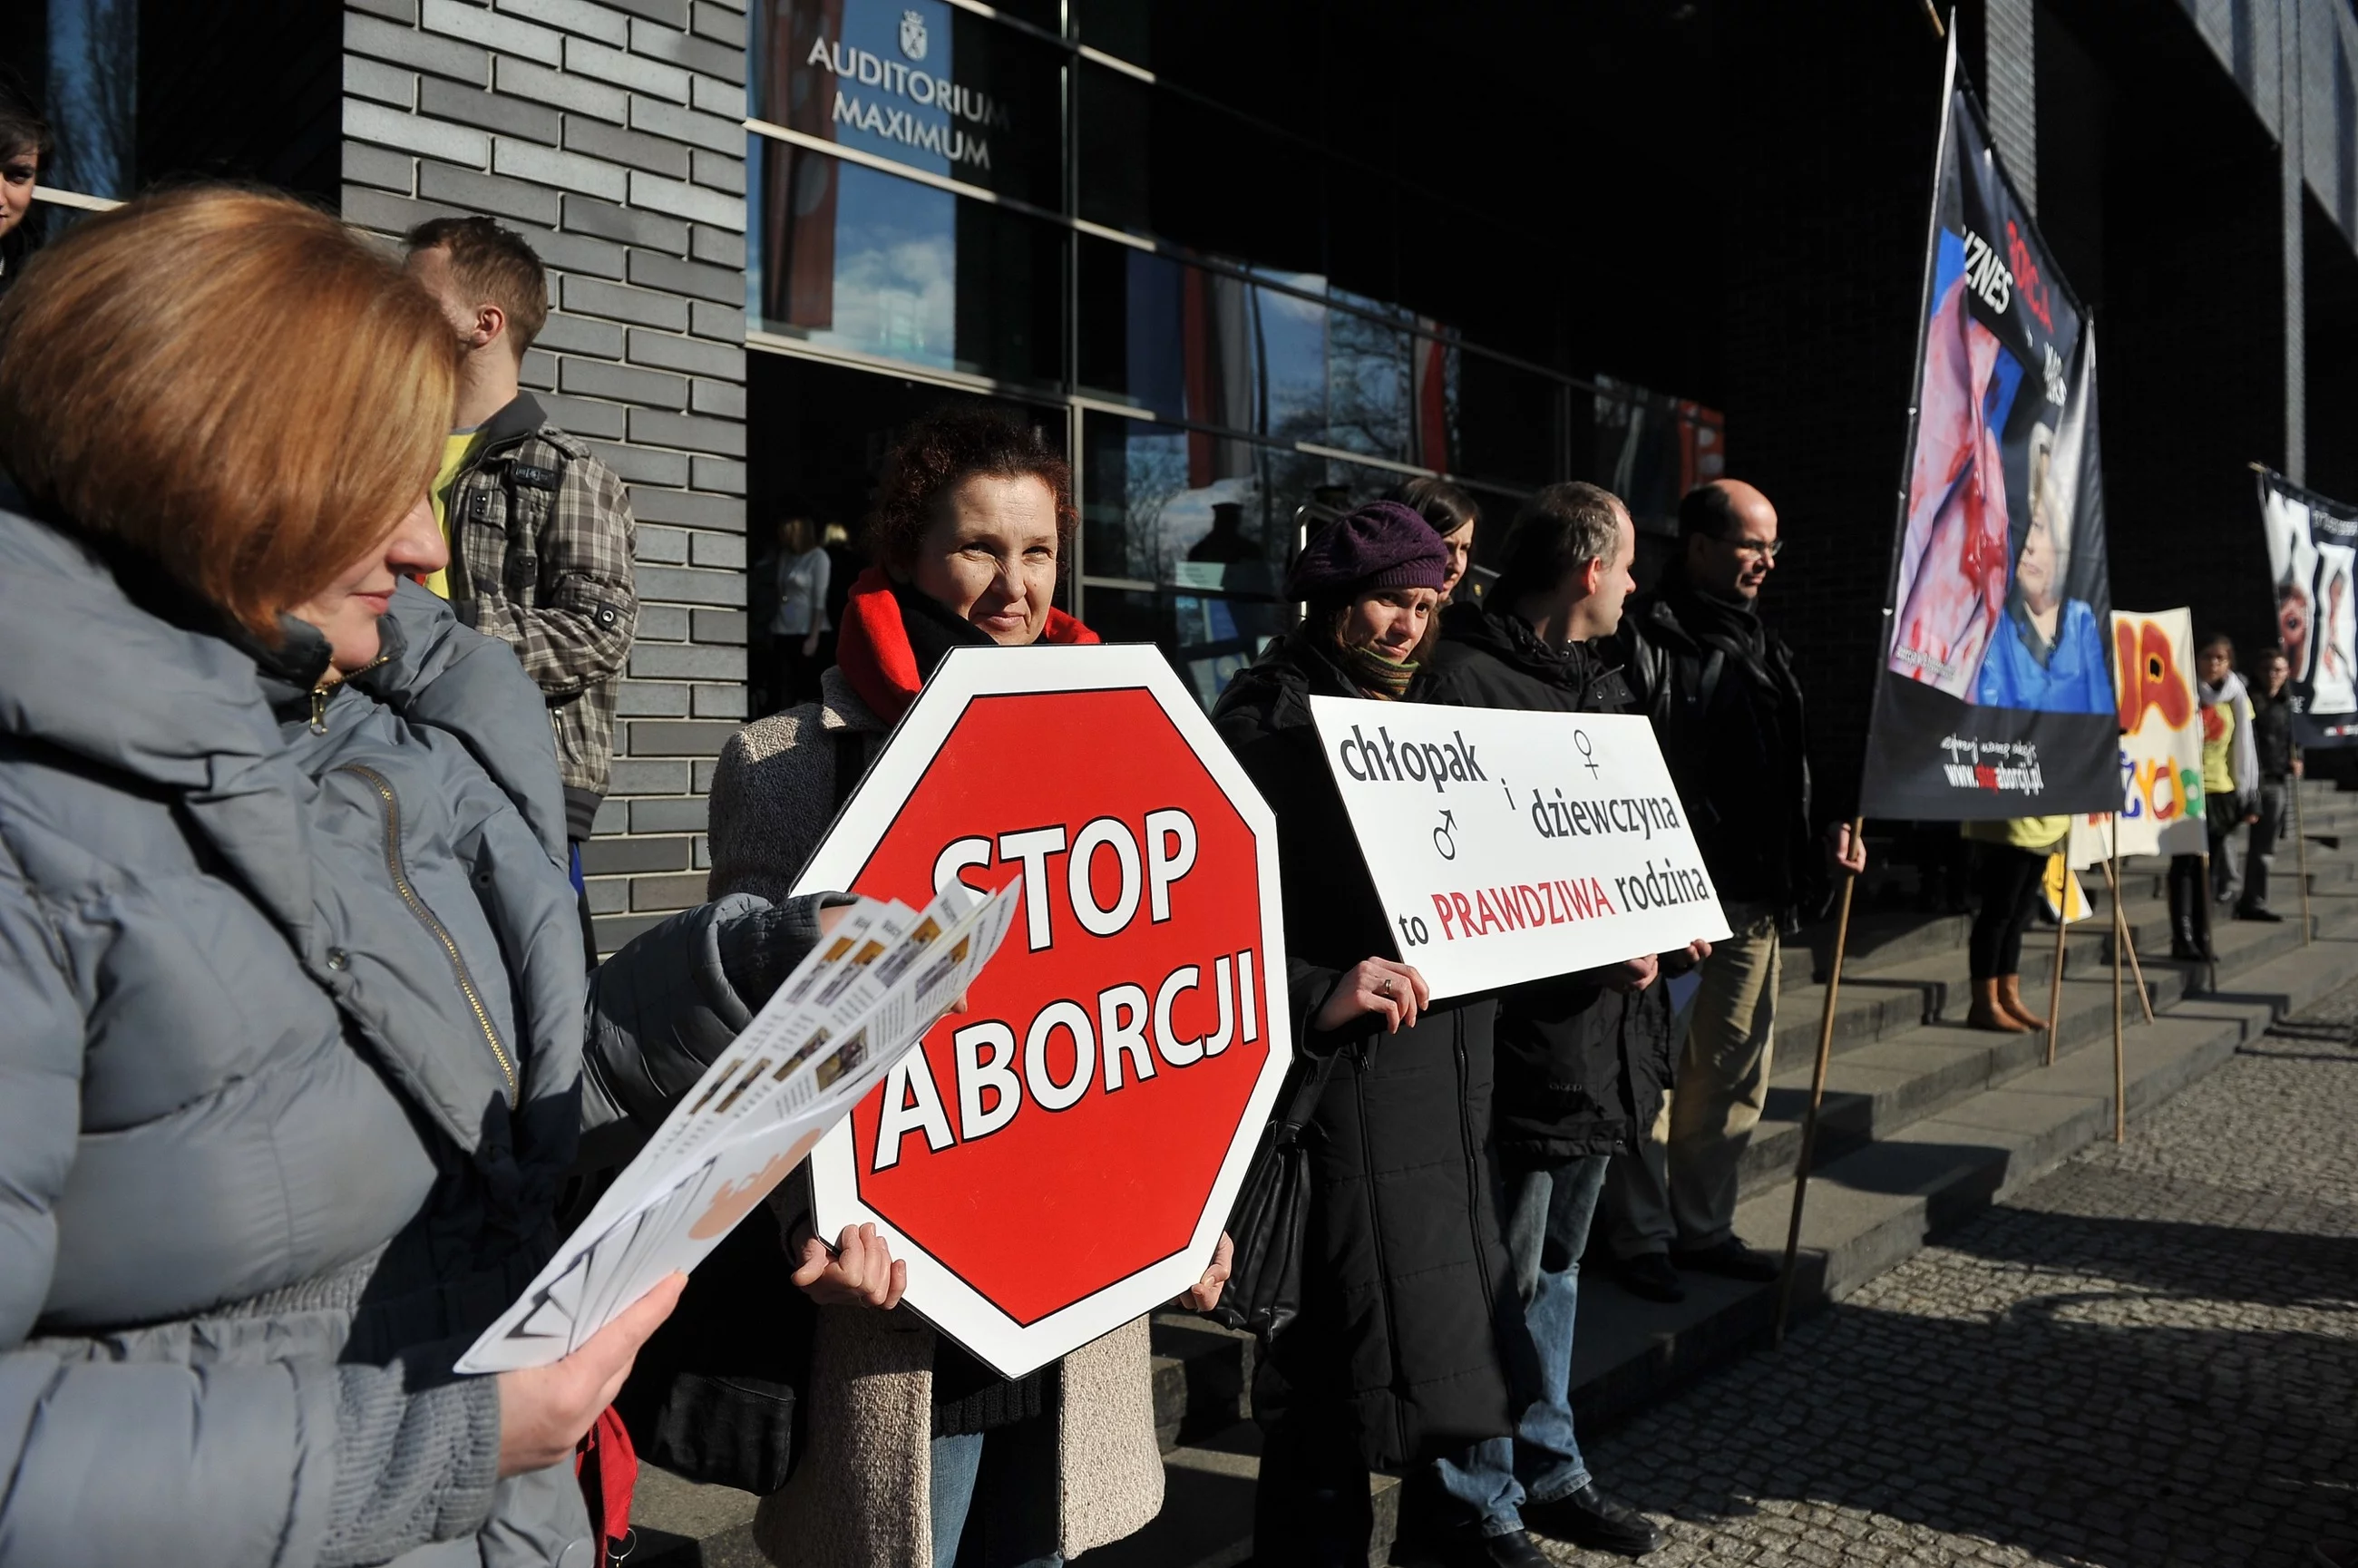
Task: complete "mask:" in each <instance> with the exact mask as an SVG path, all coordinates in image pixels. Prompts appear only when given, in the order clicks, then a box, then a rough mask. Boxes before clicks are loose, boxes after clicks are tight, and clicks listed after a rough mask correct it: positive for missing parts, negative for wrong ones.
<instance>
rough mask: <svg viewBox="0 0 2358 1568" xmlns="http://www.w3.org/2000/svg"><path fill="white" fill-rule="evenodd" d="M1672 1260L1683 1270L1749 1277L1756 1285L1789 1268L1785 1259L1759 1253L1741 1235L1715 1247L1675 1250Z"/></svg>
mask: <svg viewBox="0 0 2358 1568" xmlns="http://www.w3.org/2000/svg"><path fill="white" fill-rule="evenodd" d="M1671 1261H1672V1262H1673V1263H1675V1264H1676V1265H1677V1266H1678V1267H1680V1268H1682V1269H1687V1270H1692V1271H1696V1272H1700V1273H1704V1274H1718V1275H1721V1276H1723V1277H1725V1278H1726V1279H1730V1280H1745V1281H1750V1282H1752V1283H1755V1284H1759V1283H1764V1282H1766V1281H1769V1280H1773V1279H1775V1278H1776V1277H1777V1276H1778V1275H1779V1274H1781V1273H1783V1272H1784V1271H1785V1260H1783V1259H1782V1258H1771V1257H1770V1256H1769V1255H1768V1253H1766V1252H1755V1251H1754V1250H1753V1249H1751V1248H1749V1247H1747V1246H1746V1245H1744V1242H1743V1239H1742V1238H1740V1237H1735V1236H1731V1237H1729V1238H1727V1239H1726V1240H1725V1241H1723V1242H1720V1243H1719V1244H1718V1245H1716V1246H1714V1247H1698V1248H1696V1249H1693V1251H1684V1252H1675V1253H1672V1254H1671Z"/></svg>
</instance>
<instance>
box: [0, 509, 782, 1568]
mask: <svg viewBox="0 0 2358 1568" xmlns="http://www.w3.org/2000/svg"><path fill="white" fill-rule="evenodd" d="M184 600H185V596H177V597H176V596H174V595H172V594H169V593H167V592H163V591H159V590H157V589H155V588H154V587H153V586H152V585H145V584H143V583H142V582H141V580H140V579H139V577H138V575H137V574H136V573H135V572H132V571H129V570H127V569H126V570H125V571H124V572H123V573H120V574H118V573H117V572H116V571H114V570H111V569H109V568H108V566H107V565H106V564H105V563H104V562H103V561H101V560H100V559H98V558H97V557H94V556H93V555H92V553H91V552H90V551H89V550H87V549H86V548H85V547H84V546H81V545H80V544H78V543H77V542H76V541H75V540H73V539H72V538H71V537H70V536H69V535H66V534H65V533H62V532H60V531H59V530H57V529H55V528H53V527H51V526H49V524H44V523H40V522H36V521H33V520H30V519H28V518H27V517H24V516H21V515H18V514H15V513H12V512H7V511H5V510H0V1019H5V1021H6V1022H5V1027H0V1568H16V1565H18V1564H39V1565H41V1568H59V1565H65V1564H75V1563H132V1562H156V1561H163V1560H167V1559H168V1560H170V1561H172V1562H174V1563H182V1564H193V1565H196V1568H212V1565H214V1564H219V1565H221V1568H251V1565H254V1564H284V1565H288V1568H304V1565H308V1564H314V1563H319V1564H341V1563H373V1562H383V1561H386V1560H389V1559H395V1558H398V1559H400V1560H401V1561H402V1562H403V1563H405V1564H407V1563H417V1564H425V1563H483V1564H501V1565H505V1564H511V1563H514V1564H522V1563H563V1564H565V1565H566V1568H575V1565H576V1564H577V1563H578V1564H579V1568H590V1564H592V1563H595V1561H596V1552H595V1548H594V1547H593V1545H592V1543H591V1540H590V1536H591V1530H590V1524H589V1520H588V1519H587V1517H586V1514H585V1512H584V1510H583V1508H582V1504H581V1500H580V1496H579V1490H578V1489H577V1488H576V1487H575V1485H574V1483H573V1480H572V1477H571V1476H570V1474H569V1471H570V1466H569V1465H559V1466H556V1467H553V1468H552V1469H550V1470H547V1471H542V1472H537V1473H535V1474H531V1475H526V1476H517V1477H514V1478H512V1479H510V1480H506V1481H497V1480H495V1472H496V1460H497V1454H498V1445H499V1401H498V1392H497V1387H496V1384H495V1382H494V1381H493V1379H488V1378H476V1379H458V1378H454V1377H453V1376H452V1375H451V1373H450V1364H451V1362H452V1360H453V1359H454V1358H455V1357H457V1355H458V1354H459V1353H460V1351H462V1350H463V1349H464V1348H465V1347H466V1346H467V1345H468V1344H469V1343H470V1342H471V1340H472V1338H473V1337H474V1336H475V1335H476V1334H477V1333H479V1332H480V1331H481V1328H482V1327H483V1326H484V1325H486V1324H487V1323H488V1322H489V1321H490V1320H491V1319H492V1317H493V1316H495V1315H496V1314H498V1313H499V1311H500V1310H501V1309H502V1308H503V1307H504V1306H505V1305H506V1303H508V1302H510V1301H511V1300H513V1299H514V1297H515V1295H516V1294H517V1293H518V1292H519V1291H520V1289H521V1288H522V1287H523V1286H524V1285H525V1283H526V1282H527V1281H529V1280H530V1278H531V1276H532V1275H533V1273H534V1272H535V1270H536V1269H537V1268H538V1266H539V1264H540V1263H541V1262H542V1261H543V1260H544V1259H545V1258H546V1256H547V1253H548V1250H549V1249H550V1247H551V1246H552V1245H553V1240H554V1237H553V1233H552V1228H551V1224H550V1219H549V1215H550V1211H551V1207H552V1204H553V1201H554V1198H555V1195H556V1190H557V1184H558V1182H559V1181H560V1180H561V1179H562V1178H563V1176H564V1174H565V1173H566V1171H567V1169H568V1164H569V1163H570V1162H571V1161H572V1158H573V1154H574V1150H575V1146H576V1142H577V1140H578V1137H579V1130H580V1127H581V1124H582V1119H583V1107H582V1103H581V1075H582V1046H583V1039H584V1031H585V1019H584V1011H583V1008H584V1002H583V996H584V987H583V977H582V971H581V959H580V946H579V925H578V921H577V918H576V916H575V914H574V911H573V900H574V894H573V892H572V889H571V887H570V885H569V884H568V881H567V878H566V873H565V871H564V855H565V815H564V803H563V798H562V795H561V794H560V790H559V785H558V779H557V768H556V763H555V758H554V755H553V752H552V748H551V743H550V741H549V735H548V727H547V723H546V717H545V711H544V709H545V704H544V703H543V702H542V700H541V697H540V694H539V693H538V691H536V690H535V688H534V687H533V685H532V683H531V681H530V680H529V679H527V678H526V677H525V674H524V672H523V670H522V669H521V668H520V667H519V666H518V665H517V663H516V661H515V658H514V655H513V654H511V653H510V652H509V651H508V650H507V649H506V648H505V647H503V645H501V644H500V643H496V642H493V641H491V640H489V639H486V638H483V637H480V636H478V635H477V634H476V633H472V632H471V631H467V630H465V629H463V628H460V627H459V626H458V625H457V624H456V623H455V622H453V621H452V620H451V619H450V616H449V611H447V609H445V608H444V607H442V606H441V605H440V604H439V602H438V601H437V600H433V599H432V598H431V596H429V595H427V594H426V593H425V592H424V590H422V589H414V588H412V587H410V586H408V585H405V586H404V587H403V589H401V592H400V593H399V595H398V596H397V597H396V599H395V611H394V613H393V614H392V615H391V616H389V617H387V621H386V628H385V629H386V633H387V639H386V644H385V646H386V653H387V656H386V657H385V658H384V660H383V662H381V663H380V664H379V665H377V666H375V667H373V668H372V669H371V670H370V671H368V672H365V673H364V674H362V675H361V676H355V677H354V678H353V679H352V681H350V682H348V683H346V684H344V685H342V686H341V687H331V688H327V689H325V690H315V689H313V685H312V683H314V682H315V681H316V680H317V678H318V676H319V672H320V670H321V669H322V668H323V667H324V664H325V646H324V643H321V642H320V641H319V639H318V637H317V634H316V633H307V634H306V635H305V636H301V637H297V638H293V639H290V641H289V643H288V644H287V647H286V648H285V649H283V650H281V651H279V652H278V653H276V654H272V653H269V652H267V651H264V650H258V649H249V648H247V647H245V646H243V639H241V638H239V637H236V636H234V635H224V634H220V633H217V632H216V631H214V630H211V629H210V628H209V627H207V626H206V624H205V623H204V622H203V620H202V618H201V617H200V616H198V615H195V614H193V613H190V612H188V611H186V609H185V604H184ZM167 617H169V619H168V618H167ZM257 658H258V659H259V660H260V661H261V663H260V664H259V665H258V664H257ZM716 913H717V912H715V911H714V910H712V909H711V908H710V906H708V907H707V909H706V910H704V911H701V912H698V913H697V914H696V915H695V916H694V917H693V918H690V917H681V925H682V928H681V929H680V930H677V931H671V930H665V932H664V938H665V942H664V943H659V944H656V945H654V947H651V948H650V949H649V950H650V951H653V950H655V948H663V949H664V950H665V951H667V952H668V953H669V954H670V956H671V957H672V958H673V959H674V960H677V959H679V958H680V957H682V954H683V952H687V953H689V954H691V955H692V954H693V953H694V952H695V951H696V950H698V949H700V950H701V952H702V954H703V955H704V956H705V957H707V958H708V957H710V955H711V953H712V950H713V946H714V944H713V941H712V933H713V931H714V930H715V929H716V928H717V925H718V924H719V922H718V921H717V920H716ZM649 935H656V934H655V933H650V934H649ZM699 937H700V938H701V940H700V941H699V940H698V938H699ZM665 944H668V946H667V947H666V946H665ZM620 961H621V960H620V959H618V960H617V962H620ZM626 967H627V966H626ZM706 968H709V969H710V970H711V974H710V976H709V977H708V979H711V980H712V982H713V983H715V984H718V983H720V982H719V979H718V976H719V971H718V968H717V966H713V965H710V964H708V965H706ZM618 989H628V988H618ZM693 989H694V987H693V986H690V985H686V984H682V985H679V986H674V987H670V988H658V987H654V986H642V987H639V988H636V994H635V995H634V996H633V1005H634V1006H637V1007H639V1008H641V1010H642V1011H660V1009H659V1008H657V1007H656V1005H655V1001H660V1002H663V1003H664V1004H665V1005H667V1006H671V1007H673V1008H674V1010H675V1011H676V1008H677V1004H678V1003H679V1002H680V1001H681V1000H690V1001H692V1000H693V999H692V998H687V999H683V998H682V997H681V996H680V995H679V994H677V993H680V992H682V991H692V990H693ZM650 997H652V998H654V999H655V1001H648V1000H645V999H646V998H650ZM740 1013H741V1010H740ZM645 1022H646V1021H645V1020H644V1018H639V1017H631V1018H625V1019H622V1020H620V1021H615V1020H607V1021H604V1022H603V1025H602V1027H603V1028H605V1030H606V1031H607V1033H610V1034H612V1035H617V1036H627V1035H628V1034H630V1033H632V1032H633V1031H634V1030H636V1029H639V1028H641V1027H643V1026H644V1025H645ZM610 1044H611V1043H610ZM626 1046H627V1040H624V1041H623V1042H622V1044H620V1045H618V1046H617V1047H616V1048H617V1049H618V1050H622V1051H623V1054H627V1050H626ZM613 1114H614V1113H613V1110H612V1108H611V1105H609V1104H607V1103H605V1102H604V1101H603V1099H602V1098H601V1100H600V1104H599V1105H598V1106H597V1107H595V1108H593V1109H592V1112H591V1119H593V1120H595V1119H600V1118H604V1117H611V1115H613ZM437 1542H440V1543H443V1544H441V1545H436V1544H434V1543H437ZM405 1553H407V1554H409V1555H406V1556H405V1555H404V1554H405Z"/></svg>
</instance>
